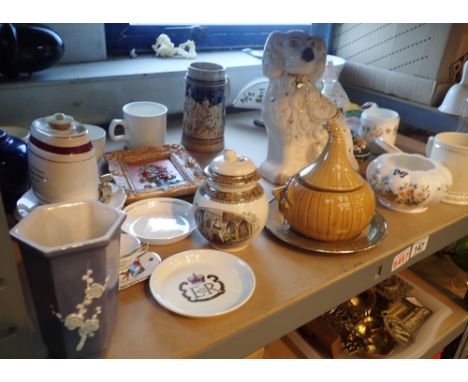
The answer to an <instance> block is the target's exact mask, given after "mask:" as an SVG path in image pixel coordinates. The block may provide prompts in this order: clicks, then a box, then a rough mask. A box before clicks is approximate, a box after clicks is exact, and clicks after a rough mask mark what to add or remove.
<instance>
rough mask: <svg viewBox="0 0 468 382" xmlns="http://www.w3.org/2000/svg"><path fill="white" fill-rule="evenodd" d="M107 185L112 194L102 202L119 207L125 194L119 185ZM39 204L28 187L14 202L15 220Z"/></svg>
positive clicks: (124, 198) (123, 202) (26, 214)
mask: <svg viewBox="0 0 468 382" xmlns="http://www.w3.org/2000/svg"><path fill="white" fill-rule="evenodd" d="M109 185H110V187H111V190H112V194H111V195H110V197H109V199H108V200H107V201H105V202H104V204H107V205H109V206H111V207H115V208H117V209H121V208H122V207H123V206H124V204H125V200H126V199H127V194H126V193H125V191H124V190H123V189H122V188H121V187H120V186H118V185H116V184H115V183H109ZM41 204H43V203H41V201H40V200H39V199H38V198H37V196H36V195H35V194H34V191H33V189H32V188H30V189H29V190H28V191H26V193H25V194H24V195H23V196H22V197H21V198H19V199H18V201H17V202H16V210H15V211H14V215H15V218H16V220H18V221H20V220H21V219H23V218H25V217H26V216H28V215H29V214H30V213H31V211H32V210H33V209H34V208H36V207H37V206H39V205H41Z"/></svg>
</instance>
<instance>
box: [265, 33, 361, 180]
mask: <svg viewBox="0 0 468 382" xmlns="http://www.w3.org/2000/svg"><path fill="white" fill-rule="evenodd" d="M326 57H327V52H326V49H325V41H324V39H323V38H321V37H318V36H310V35H308V34H307V33H304V32H300V31H289V32H286V33H283V32H273V33H271V34H270V35H269V36H268V39H267V42H266V44H265V51H264V54H263V74H264V75H265V76H266V77H268V78H269V84H268V88H267V90H266V93H265V96H264V97H263V103H262V119H263V121H264V122H265V126H266V130H267V134H268V154H267V159H266V161H265V162H263V163H262V165H261V166H260V173H261V174H262V176H263V177H264V178H266V179H267V180H269V181H270V182H271V183H274V184H283V183H285V182H286V180H287V178H288V177H289V176H292V175H295V174H296V173H298V172H299V171H300V170H301V169H302V168H304V167H306V166H307V165H309V164H311V163H312V162H314V161H316V160H317V158H318V157H319V156H320V154H321V153H322V151H323V149H324V147H325V145H326V144H327V141H328V132H327V130H326V129H325V128H324V123H325V122H326V121H327V120H328V119H331V118H333V117H335V116H336V115H337V112H339V111H338V109H337V107H336V106H335V105H334V104H333V103H332V102H331V101H329V100H328V98H326V97H325V96H324V95H322V94H321V93H320V90H319V89H318V88H317V87H316V81H317V80H318V79H319V78H320V77H321V75H322V73H323V71H324V69H325V61H326ZM338 124H339V126H340V127H341V129H342V131H343V134H344V137H345V142H346V147H347V148H348V157H349V160H350V162H351V164H352V166H353V167H354V168H355V169H357V168H358V165H357V162H356V160H355V159H354V156H353V143H352V137H351V132H350V130H349V128H348V126H347V124H346V120H345V118H344V117H343V115H342V114H341V113H339V117H338Z"/></svg>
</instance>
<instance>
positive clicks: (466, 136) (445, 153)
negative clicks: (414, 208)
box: [426, 132, 468, 204]
mask: <svg viewBox="0 0 468 382" xmlns="http://www.w3.org/2000/svg"><path fill="white" fill-rule="evenodd" d="M426 156H428V157H429V158H431V159H434V160H435V161H437V162H439V163H441V164H443V165H444V166H445V167H447V168H448V169H449V170H450V172H451V173H452V178H453V183H452V186H451V187H449V190H448V193H447V196H446V197H445V198H444V199H442V201H443V202H446V203H451V204H468V171H467V168H468V133H462V132H445V133H439V134H437V135H436V136H435V137H429V140H428V141H427V146H426Z"/></svg>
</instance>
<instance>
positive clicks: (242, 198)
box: [200, 184, 264, 204]
mask: <svg viewBox="0 0 468 382" xmlns="http://www.w3.org/2000/svg"><path fill="white" fill-rule="evenodd" d="M263 192H264V191H263V188H262V186H260V185H259V184H257V185H256V186H255V187H254V188H252V189H250V190H248V191H243V192H224V191H219V190H216V189H214V188H213V187H210V186H209V185H208V184H205V185H202V186H200V194H201V196H203V197H205V198H207V199H209V200H214V201H216V202H220V203H226V204H238V203H248V202H252V201H254V200H257V199H259V198H260V197H261V196H262V195H263Z"/></svg>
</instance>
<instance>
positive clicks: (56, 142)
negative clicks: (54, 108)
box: [31, 113, 92, 152]
mask: <svg viewBox="0 0 468 382" xmlns="http://www.w3.org/2000/svg"><path fill="white" fill-rule="evenodd" d="M31 141H32V143H33V144H35V145H38V144H41V143H43V144H46V145H51V146H54V147H63V148H76V147H81V146H84V147H83V150H84V151H82V152H86V151H90V150H91V149H92V144H91V141H90V139H89V136H88V130H87V129H86V127H85V126H84V125H82V124H80V123H78V122H76V121H75V120H74V119H73V117H72V116H70V115H66V114H63V113H55V114H53V115H49V116H47V117H43V118H38V119H36V120H34V121H33V122H32V125H31ZM46 151H48V150H46Z"/></svg>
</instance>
